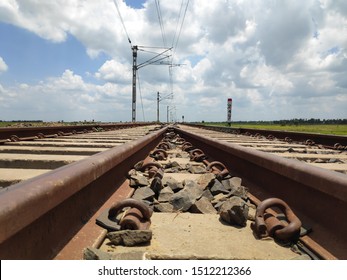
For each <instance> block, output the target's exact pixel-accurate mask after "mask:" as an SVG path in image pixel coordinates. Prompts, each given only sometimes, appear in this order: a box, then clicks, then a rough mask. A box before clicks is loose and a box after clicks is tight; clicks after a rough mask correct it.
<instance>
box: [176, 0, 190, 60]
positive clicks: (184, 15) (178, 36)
mask: <svg viewBox="0 0 347 280" xmlns="http://www.w3.org/2000/svg"><path fill="white" fill-rule="evenodd" d="M189 1H190V0H187V2H186V7H185V10H184V14H183V17H182V20H181V26H180V28H179V32H178V35H177V38H176V33H177V27H178V25H179V22H180V18H181V14H182V11H183V3H184V0H182V2H181V8H180V14H179V19H178V22H177V27H176V32H175V35H174V40H173V41H172V47H173V50H174V53H175V52H176V49H177V46H178V42H179V39H180V37H181V33H182V28H183V24H184V21H185V18H186V14H187V10H188V6H189ZM175 40H176V42H175ZM173 57H174V54H173V55H172V59H173Z"/></svg>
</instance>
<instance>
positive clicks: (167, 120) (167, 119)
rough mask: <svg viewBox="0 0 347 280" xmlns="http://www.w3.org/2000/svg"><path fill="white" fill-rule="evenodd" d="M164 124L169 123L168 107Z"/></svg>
mask: <svg viewBox="0 0 347 280" xmlns="http://www.w3.org/2000/svg"><path fill="white" fill-rule="evenodd" d="M166 122H167V123H169V106H166Z"/></svg>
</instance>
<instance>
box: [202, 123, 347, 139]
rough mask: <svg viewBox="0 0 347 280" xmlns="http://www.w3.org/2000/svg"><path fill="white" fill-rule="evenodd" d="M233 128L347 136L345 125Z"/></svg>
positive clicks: (234, 124) (252, 125) (217, 124)
mask: <svg viewBox="0 0 347 280" xmlns="http://www.w3.org/2000/svg"><path fill="white" fill-rule="evenodd" d="M205 125H215V126H227V124H226V123H205ZM231 127H233V128H253V129H267V130H285V131H294V132H308V133H320V134H332V135H345V136H347V124H298V125H278V124H264V123H261V124H257V123H247V124H245V123H231Z"/></svg>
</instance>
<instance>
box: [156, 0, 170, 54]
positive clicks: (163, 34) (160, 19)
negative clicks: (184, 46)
mask: <svg viewBox="0 0 347 280" xmlns="http://www.w3.org/2000/svg"><path fill="white" fill-rule="evenodd" d="M155 6H156V8H157V14H158V20H159V25H160V30H161V36H162V38H163V43H164V47H165V48H166V46H167V44H166V35H165V28H164V23H163V17H162V14H161V9H160V2H159V0H155Z"/></svg>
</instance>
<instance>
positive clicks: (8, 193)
mask: <svg viewBox="0 0 347 280" xmlns="http://www.w3.org/2000/svg"><path fill="white" fill-rule="evenodd" d="M166 129H167V128H166V127H164V128H161V129H160V130H157V131H155V132H152V133H150V134H148V135H146V136H144V137H142V138H140V139H138V140H134V141H131V142H128V143H125V144H124V145H121V146H117V147H114V148H111V149H109V150H107V151H105V152H101V153H98V154H96V155H94V156H91V157H88V158H86V159H84V160H81V161H78V162H75V163H72V164H69V165H66V166H63V167H61V168H58V169H55V170H52V171H50V172H48V173H45V174H43V175H40V176H37V177H35V178H32V179H29V180H26V181H23V182H21V183H18V184H16V185H13V186H11V187H9V188H6V189H3V190H2V191H1V192H0V243H2V242H3V241H4V240H7V239H8V238H10V237H11V236H12V235H14V234H15V233H17V232H18V231H20V230H21V229H23V228H24V227H25V226H27V225H29V224H30V223H32V222H33V221H35V220H36V219H38V218H39V217H41V216H42V215H44V214H45V213H47V212H48V211H50V210H51V209H53V208H54V207H56V206H57V205H59V204H60V203H62V202H64V201H65V200H66V199H68V198H69V197H71V196H72V195H74V194H75V193H77V192H79V191H80V190H82V189H83V188H84V187H86V186H87V185H88V184H90V183H91V182H93V181H94V180H96V179H97V178H99V177H101V176H103V174H105V173H106V172H108V171H109V170H111V169H112V168H114V167H115V166H117V165H118V164H120V163H122V162H124V161H125V160H126V159H127V158H129V157H130V156H132V155H133V154H135V153H137V152H138V151H139V150H141V149H142V148H143V147H145V146H146V145H148V144H149V143H151V142H153V141H156V140H157V139H159V138H160V136H161V135H162V134H163V133H164V132H165V131H166Z"/></svg>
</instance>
